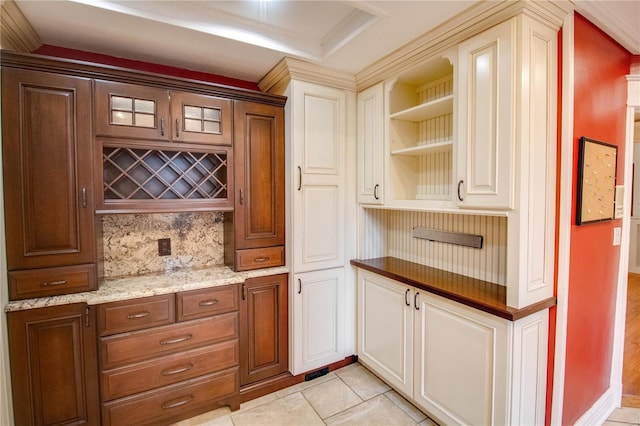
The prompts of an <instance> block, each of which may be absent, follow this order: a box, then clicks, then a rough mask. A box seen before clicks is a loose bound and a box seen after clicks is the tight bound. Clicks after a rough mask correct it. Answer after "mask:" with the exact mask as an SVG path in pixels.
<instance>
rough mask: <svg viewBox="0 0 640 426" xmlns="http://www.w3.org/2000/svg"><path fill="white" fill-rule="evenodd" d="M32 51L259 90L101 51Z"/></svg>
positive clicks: (54, 48)
mask: <svg viewBox="0 0 640 426" xmlns="http://www.w3.org/2000/svg"><path fill="white" fill-rule="evenodd" d="M33 53H37V54H39V55H47V56H56V57H59V58H67V59H75V60H78V61H86V62H94V63H98V64H105V65H113V66H116V67H123V68H129V69H134V70H138V71H148V72H153V73H157V74H164V75H170V76H173V77H182V78H188V79H191V80H200V81H207V82H210V83H218V84H224V85H226V86H233V87H239V88H243V89H251V90H260V88H259V87H258V84H257V83H253V82H251V81H245V80H239V79H237V78H231V77H224V76H221V75H217V74H209V73H205V72H200V71H192V70H186V69H183V68H176V67H172V66H168V65H160V64H153V63H150V62H143V61H135V60H133V59H125V58H118V57H116V56H109V55H103V54H101V53H92V52H85V51H83V50H75V49H68V48H66V47H58V46H51V45H48V44H45V45H43V46H41V47H39V48H38V49H37V50H36V51H34V52H33Z"/></svg>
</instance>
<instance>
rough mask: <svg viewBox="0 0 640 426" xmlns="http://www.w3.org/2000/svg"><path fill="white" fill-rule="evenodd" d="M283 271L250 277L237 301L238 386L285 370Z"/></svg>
mask: <svg viewBox="0 0 640 426" xmlns="http://www.w3.org/2000/svg"><path fill="white" fill-rule="evenodd" d="M287 281H288V279H287V274H280V275H271V276H266V277H259V278H251V279H248V280H247V281H245V283H244V285H243V287H242V301H241V303H240V386H244V385H248V384H252V383H255V382H258V381H261V380H265V379H269V378H272V377H274V376H277V375H278V374H281V373H286V372H287V371H288V369H289V350H288V347H289V346H288V309H287Z"/></svg>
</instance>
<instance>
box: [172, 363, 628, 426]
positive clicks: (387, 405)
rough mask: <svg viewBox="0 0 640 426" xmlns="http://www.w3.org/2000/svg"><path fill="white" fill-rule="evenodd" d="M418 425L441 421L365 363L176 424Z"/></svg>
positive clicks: (619, 412) (616, 424)
mask: <svg viewBox="0 0 640 426" xmlns="http://www.w3.org/2000/svg"><path fill="white" fill-rule="evenodd" d="M244 425H256V426H258V425H283V426H284V425H291V426H304V425H367V426H368V425H384V426H392V425H414V426H415V425H418V426H436V425H437V423H436V422H434V421H433V420H431V419H430V418H429V417H427V415H426V414H424V413H423V412H421V411H420V410H418V409H417V408H416V407H414V406H413V405H411V404H410V403H409V402H407V400H405V399H404V398H403V397H402V396H400V395H399V394H398V393H396V392H395V391H393V390H392V389H391V388H390V387H389V386H387V385H386V384H385V383H384V382H382V381H380V380H379V379H378V378H377V377H376V376H374V375H373V374H372V373H370V372H369V371H368V370H367V369H365V368H364V367H363V366H362V365H360V364H351V365H348V366H346V367H344V368H341V369H339V370H336V371H333V372H331V373H329V374H327V375H325V376H322V377H319V378H317V379H314V380H311V381H309V382H303V383H299V384H297V385H294V386H291V387H288V388H286V389H282V390H280V391H277V392H274V393H272V394H269V395H265V396H263V397H261V398H258V399H254V400H252V401H248V402H246V403H244V404H242V405H241V406H240V409H239V410H237V411H233V412H232V411H230V410H229V408H228V407H223V408H220V409H217V410H215V411H211V412H209V413H205V414H202V415H200V416H197V417H193V418H191V419H188V420H184V421H182V422H179V423H176V424H175V425H174V426H244ZM605 425H607V426H627V425H640V409H638V408H618V409H616V411H614V413H613V414H612V415H611V416H610V417H609V419H608V421H607V422H606V423H605Z"/></svg>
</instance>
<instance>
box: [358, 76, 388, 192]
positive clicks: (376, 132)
mask: <svg viewBox="0 0 640 426" xmlns="http://www.w3.org/2000/svg"><path fill="white" fill-rule="evenodd" d="M357 110H358V128H357V135H358V136H357V138H358V139H357V141H358V145H357V156H358V163H357V167H358V178H357V179H358V193H357V194H358V202H359V203H363V204H384V181H383V179H384V84H383V83H378V84H376V85H375V86H372V87H369V88H368V89H366V90H363V91H362V92H360V93H358V103H357Z"/></svg>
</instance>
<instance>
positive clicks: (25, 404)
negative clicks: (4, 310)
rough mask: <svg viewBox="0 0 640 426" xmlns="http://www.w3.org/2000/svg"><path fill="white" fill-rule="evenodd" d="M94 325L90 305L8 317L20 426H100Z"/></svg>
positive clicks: (48, 309) (57, 307)
mask: <svg viewBox="0 0 640 426" xmlns="http://www.w3.org/2000/svg"><path fill="white" fill-rule="evenodd" d="M94 319H95V312H94V310H93V308H91V309H90V310H89V309H88V308H87V306H86V305H85V304H74V305H65V306H56V307H49V308H41V309H32V310H27V311H20V312H10V313H8V314H7V322H8V329H9V352H10V357H11V377H12V387H13V395H14V398H13V407H14V415H15V423H16V424H18V425H60V424H75V425H90V424H99V405H98V404H99V403H98V371H97V354H96V333H95V320H94Z"/></svg>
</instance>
